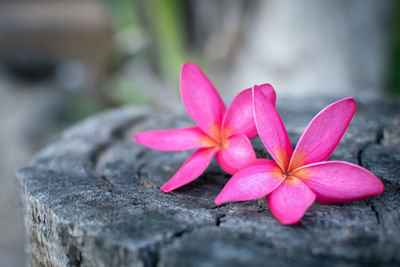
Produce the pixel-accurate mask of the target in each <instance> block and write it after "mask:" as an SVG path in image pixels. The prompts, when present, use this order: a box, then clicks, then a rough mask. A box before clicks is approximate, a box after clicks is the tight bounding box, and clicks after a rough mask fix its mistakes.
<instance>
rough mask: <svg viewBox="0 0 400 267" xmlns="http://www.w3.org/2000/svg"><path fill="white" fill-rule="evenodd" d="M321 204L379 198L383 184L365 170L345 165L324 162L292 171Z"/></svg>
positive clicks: (336, 162) (337, 162) (345, 163)
mask: <svg viewBox="0 0 400 267" xmlns="http://www.w3.org/2000/svg"><path fill="white" fill-rule="evenodd" d="M293 175H295V176H296V177H298V178H299V179H301V180H302V181H303V182H304V183H305V184H306V185H307V186H308V187H310V188H311V190H313V191H314V192H315V194H316V195H317V201H318V202H320V203H324V204H330V203H346V202H350V201H356V200H361V199H365V198H369V197H374V196H378V195H380V194H381V193H382V191H383V184H382V182H381V181H380V180H379V179H378V178H377V177H376V176H375V175H373V174H372V173H370V172H369V171H368V170H366V169H364V168H362V167H360V166H358V165H355V164H352V163H348V162H344V161H326V162H318V163H313V164H310V165H306V166H304V167H301V168H299V169H297V170H296V171H294V173H293Z"/></svg>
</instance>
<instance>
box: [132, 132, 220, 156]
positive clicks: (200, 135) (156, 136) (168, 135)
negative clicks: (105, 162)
mask: <svg viewBox="0 0 400 267" xmlns="http://www.w3.org/2000/svg"><path fill="white" fill-rule="evenodd" d="M133 140H134V141H135V142H138V143H139V144H142V145H144V146H147V147H150V148H152V149H156V150H161V151H182V150H192V149H197V148H202V147H212V146H215V141H214V140H213V139H212V138H210V137H209V136H208V135H206V134H205V133H204V132H203V131H202V130H200V128H199V127H188V128H180V129H171V130H161V131H148V132H140V133H138V134H137V135H136V136H135V137H134V139H133Z"/></svg>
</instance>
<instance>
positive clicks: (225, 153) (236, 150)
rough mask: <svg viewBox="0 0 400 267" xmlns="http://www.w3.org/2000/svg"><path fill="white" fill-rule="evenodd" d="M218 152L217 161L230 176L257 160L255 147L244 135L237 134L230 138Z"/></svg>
mask: <svg viewBox="0 0 400 267" xmlns="http://www.w3.org/2000/svg"><path fill="white" fill-rule="evenodd" d="M224 146H226V147H224V148H221V150H219V151H218V152H217V155H216V156H215V158H216V159H217V161H218V163H219V165H220V166H221V168H222V169H223V170H224V171H226V172H227V173H229V174H234V173H236V172H237V171H238V170H240V169H242V168H243V167H245V166H247V165H248V164H249V163H251V162H253V161H254V160H255V159H256V154H255V153H254V150H253V146H252V145H251V143H250V141H249V139H248V138H247V137H246V136H245V135H244V134H235V135H232V136H231V137H229V138H228V139H227V141H226V144H224Z"/></svg>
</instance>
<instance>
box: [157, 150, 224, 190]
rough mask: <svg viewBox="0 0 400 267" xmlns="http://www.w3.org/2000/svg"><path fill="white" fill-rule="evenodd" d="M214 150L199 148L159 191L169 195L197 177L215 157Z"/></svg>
mask: <svg viewBox="0 0 400 267" xmlns="http://www.w3.org/2000/svg"><path fill="white" fill-rule="evenodd" d="M215 152H216V149H215V148H201V149H199V150H197V151H196V152H194V153H193V155H191V156H190V157H189V158H188V159H187V160H186V161H185V163H183V165H182V166H181V167H180V168H179V170H178V171H177V172H176V173H175V174H174V176H172V178H171V179H170V180H169V181H168V182H167V183H165V184H164V185H163V186H161V190H162V191H164V192H165V193H169V192H171V191H172V190H175V189H177V188H179V187H181V186H183V185H185V184H188V183H190V182H192V181H193V180H195V179H196V178H197V177H199V176H200V175H201V174H202V173H203V172H204V170H205V169H206V168H207V166H208V164H210V162H211V160H212V159H213V157H214V155H215Z"/></svg>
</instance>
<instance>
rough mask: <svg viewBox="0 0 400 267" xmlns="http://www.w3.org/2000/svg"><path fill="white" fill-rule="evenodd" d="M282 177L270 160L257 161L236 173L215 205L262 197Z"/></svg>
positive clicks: (271, 189)
mask: <svg viewBox="0 0 400 267" xmlns="http://www.w3.org/2000/svg"><path fill="white" fill-rule="evenodd" d="M283 178H284V176H283V175H282V172H281V171H280V168H279V166H278V165H277V164H276V163H275V162H274V161H272V160H268V159H258V160H255V161H253V162H252V163H251V164H250V165H249V166H248V167H247V168H244V169H242V170H240V171H239V172H237V173H236V174H235V175H234V176H232V178H231V179H230V180H229V181H228V183H227V184H226V185H225V187H224V189H223V190H222V191H221V192H220V193H219V195H218V196H217V198H216V199H215V203H216V204H217V205H219V204H221V203H224V202H228V201H248V200H253V199H257V198H260V197H263V196H265V195H267V194H269V193H270V192H271V191H273V190H274V189H275V188H276V187H277V186H279V184H280V183H281V182H282V180H283Z"/></svg>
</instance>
